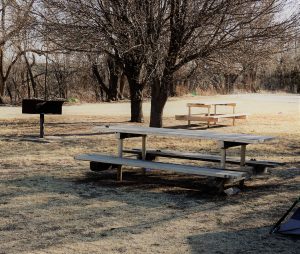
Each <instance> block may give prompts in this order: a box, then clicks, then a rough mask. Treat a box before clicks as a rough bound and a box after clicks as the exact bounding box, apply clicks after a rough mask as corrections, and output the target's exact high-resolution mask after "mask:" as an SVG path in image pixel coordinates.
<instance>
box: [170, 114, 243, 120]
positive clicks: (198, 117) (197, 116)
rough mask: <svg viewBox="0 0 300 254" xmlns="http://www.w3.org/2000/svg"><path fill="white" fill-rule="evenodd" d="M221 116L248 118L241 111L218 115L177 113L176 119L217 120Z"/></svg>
mask: <svg viewBox="0 0 300 254" xmlns="http://www.w3.org/2000/svg"><path fill="white" fill-rule="evenodd" d="M221 118H229V119H246V118H247V114H243V113H240V114H217V115H206V114H192V115H175V119H176V120H185V121H210V122H217V121H218V120H219V119H221Z"/></svg>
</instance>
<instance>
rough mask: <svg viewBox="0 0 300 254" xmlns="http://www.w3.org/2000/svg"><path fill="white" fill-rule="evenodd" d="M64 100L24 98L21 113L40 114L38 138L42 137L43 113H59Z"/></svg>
mask: <svg viewBox="0 0 300 254" xmlns="http://www.w3.org/2000/svg"><path fill="white" fill-rule="evenodd" d="M64 102H65V101H64V100H42V99H24V100H23V101H22V113H23V114H39V115H40V138H43V137H44V123H45V114H52V115H61V114H62V105H63V103H64Z"/></svg>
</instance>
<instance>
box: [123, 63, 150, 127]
mask: <svg viewBox="0 0 300 254" xmlns="http://www.w3.org/2000/svg"><path fill="white" fill-rule="evenodd" d="M140 70H141V68H140V66H139V65H138V63H136V62H134V61H128V62H127V63H126V64H125V68H124V74H125V75H126V77H127V81H128V85H129V92H130V104H131V119H130V122H136V123H143V122H144V115H143V89H144V87H145V85H144V84H141V83H140V82H139V74H140Z"/></svg>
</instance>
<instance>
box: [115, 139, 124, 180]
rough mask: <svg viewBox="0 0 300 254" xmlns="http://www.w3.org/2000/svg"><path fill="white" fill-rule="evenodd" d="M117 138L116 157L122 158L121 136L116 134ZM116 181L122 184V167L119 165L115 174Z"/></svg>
mask: <svg viewBox="0 0 300 254" xmlns="http://www.w3.org/2000/svg"><path fill="white" fill-rule="evenodd" d="M117 138H118V156H119V157H120V158H122V157H123V141H124V140H123V139H122V138H121V134H120V133H119V134H117ZM117 180H118V181H120V182H122V180H123V179H122V165H120V166H119V167H118V172H117Z"/></svg>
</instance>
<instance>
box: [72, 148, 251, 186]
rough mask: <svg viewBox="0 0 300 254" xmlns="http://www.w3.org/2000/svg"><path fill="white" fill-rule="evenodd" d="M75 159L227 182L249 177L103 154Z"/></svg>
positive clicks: (224, 171) (81, 156) (244, 174)
mask: <svg viewBox="0 0 300 254" xmlns="http://www.w3.org/2000/svg"><path fill="white" fill-rule="evenodd" d="M75 159H76V160H83V161H93V162H100V163H104V165H105V168H106V166H107V164H112V165H120V166H122V165H127V166H131V167H139V168H149V169H158V170H167V171H171V172H176V173H184V174H193V175H201V176H210V177H216V178H224V179H226V180H229V182H236V181H242V180H244V179H246V178H248V177H249V174H248V173H247V172H243V171H233V170H224V169H218V168H208V167H199V166H193V165H181V164H174V163H164V162H154V161H147V160H140V159H130V158H123V157H116V156H111V155H104V154H81V155H78V156H75Z"/></svg>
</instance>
